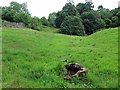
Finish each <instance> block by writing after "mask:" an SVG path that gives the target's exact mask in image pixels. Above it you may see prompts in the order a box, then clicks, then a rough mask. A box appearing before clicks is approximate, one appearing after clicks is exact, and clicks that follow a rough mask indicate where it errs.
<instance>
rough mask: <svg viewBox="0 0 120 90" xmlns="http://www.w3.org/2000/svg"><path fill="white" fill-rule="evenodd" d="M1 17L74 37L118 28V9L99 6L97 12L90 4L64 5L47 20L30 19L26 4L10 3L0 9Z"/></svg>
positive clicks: (119, 12)
mask: <svg viewBox="0 0 120 90" xmlns="http://www.w3.org/2000/svg"><path fill="white" fill-rule="evenodd" d="M1 16H2V19H3V20H6V21H10V22H18V23H19V22H22V23H24V24H25V25H26V27H29V28H32V29H36V30H40V28H41V27H42V26H50V27H56V28H60V29H61V33H64V34H74V35H90V34H92V33H94V32H96V31H98V30H99V29H100V28H110V27H119V26H120V22H119V21H120V8H115V9H113V10H109V9H106V8H104V7H103V6H102V5H100V6H98V10H94V5H93V3H92V2H87V3H78V4H77V5H76V6H74V5H73V4H72V3H66V4H65V6H64V7H63V8H62V10H61V11H58V12H57V13H56V12H53V13H50V14H49V16H48V19H46V18H45V17H42V18H38V17H31V15H30V13H29V11H28V9H27V4H26V3H22V4H19V3H17V2H11V3H10V6H8V7H2V15H1ZM76 23H78V24H76ZM79 31H82V32H79ZM84 31H85V32H84Z"/></svg>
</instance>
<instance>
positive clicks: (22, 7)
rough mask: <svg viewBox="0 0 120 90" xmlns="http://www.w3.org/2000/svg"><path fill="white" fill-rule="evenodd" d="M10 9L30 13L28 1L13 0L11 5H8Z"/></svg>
mask: <svg viewBox="0 0 120 90" xmlns="http://www.w3.org/2000/svg"><path fill="white" fill-rule="evenodd" d="M8 10H10V11H12V10H13V11H15V12H16V13H19V12H23V13H25V14H29V11H28V9H27V3H22V4H19V3H18V2H14V1H13V2H11V3H10V6H9V7H8Z"/></svg>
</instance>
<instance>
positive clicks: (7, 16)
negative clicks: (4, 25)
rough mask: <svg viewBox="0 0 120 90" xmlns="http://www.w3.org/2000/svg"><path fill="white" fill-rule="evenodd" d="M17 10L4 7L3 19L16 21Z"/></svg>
mask: <svg viewBox="0 0 120 90" xmlns="http://www.w3.org/2000/svg"><path fill="white" fill-rule="evenodd" d="M14 15H15V11H10V10H8V7H2V19H3V20H6V21H10V22H13V21H14V18H13V17H14Z"/></svg>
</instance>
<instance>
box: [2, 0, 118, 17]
mask: <svg viewBox="0 0 120 90" xmlns="http://www.w3.org/2000/svg"><path fill="white" fill-rule="evenodd" d="M11 1H16V2H19V3H24V2H27V3H28V9H29V11H30V13H31V15H32V16H37V17H40V18H41V17H42V16H45V17H46V18H47V17H48V15H49V13H52V12H57V11H60V10H61V9H62V7H63V6H64V5H65V3H66V2H67V0H0V6H8V5H9V3H10V2H11ZM92 1H93V4H94V6H95V9H97V7H98V6H99V5H103V7H104V8H109V9H114V8H117V7H118V1H119V0H92ZM80 2H81V3H84V2H85V0H74V3H75V5H76V4H78V3H80Z"/></svg>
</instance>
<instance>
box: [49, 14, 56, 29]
mask: <svg viewBox="0 0 120 90" xmlns="http://www.w3.org/2000/svg"><path fill="white" fill-rule="evenodd" d="M55 19H56V13H55V12H53V13H50V14H49V16H48V21H49V25H50V26H52V27H55Z"/></svg>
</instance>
